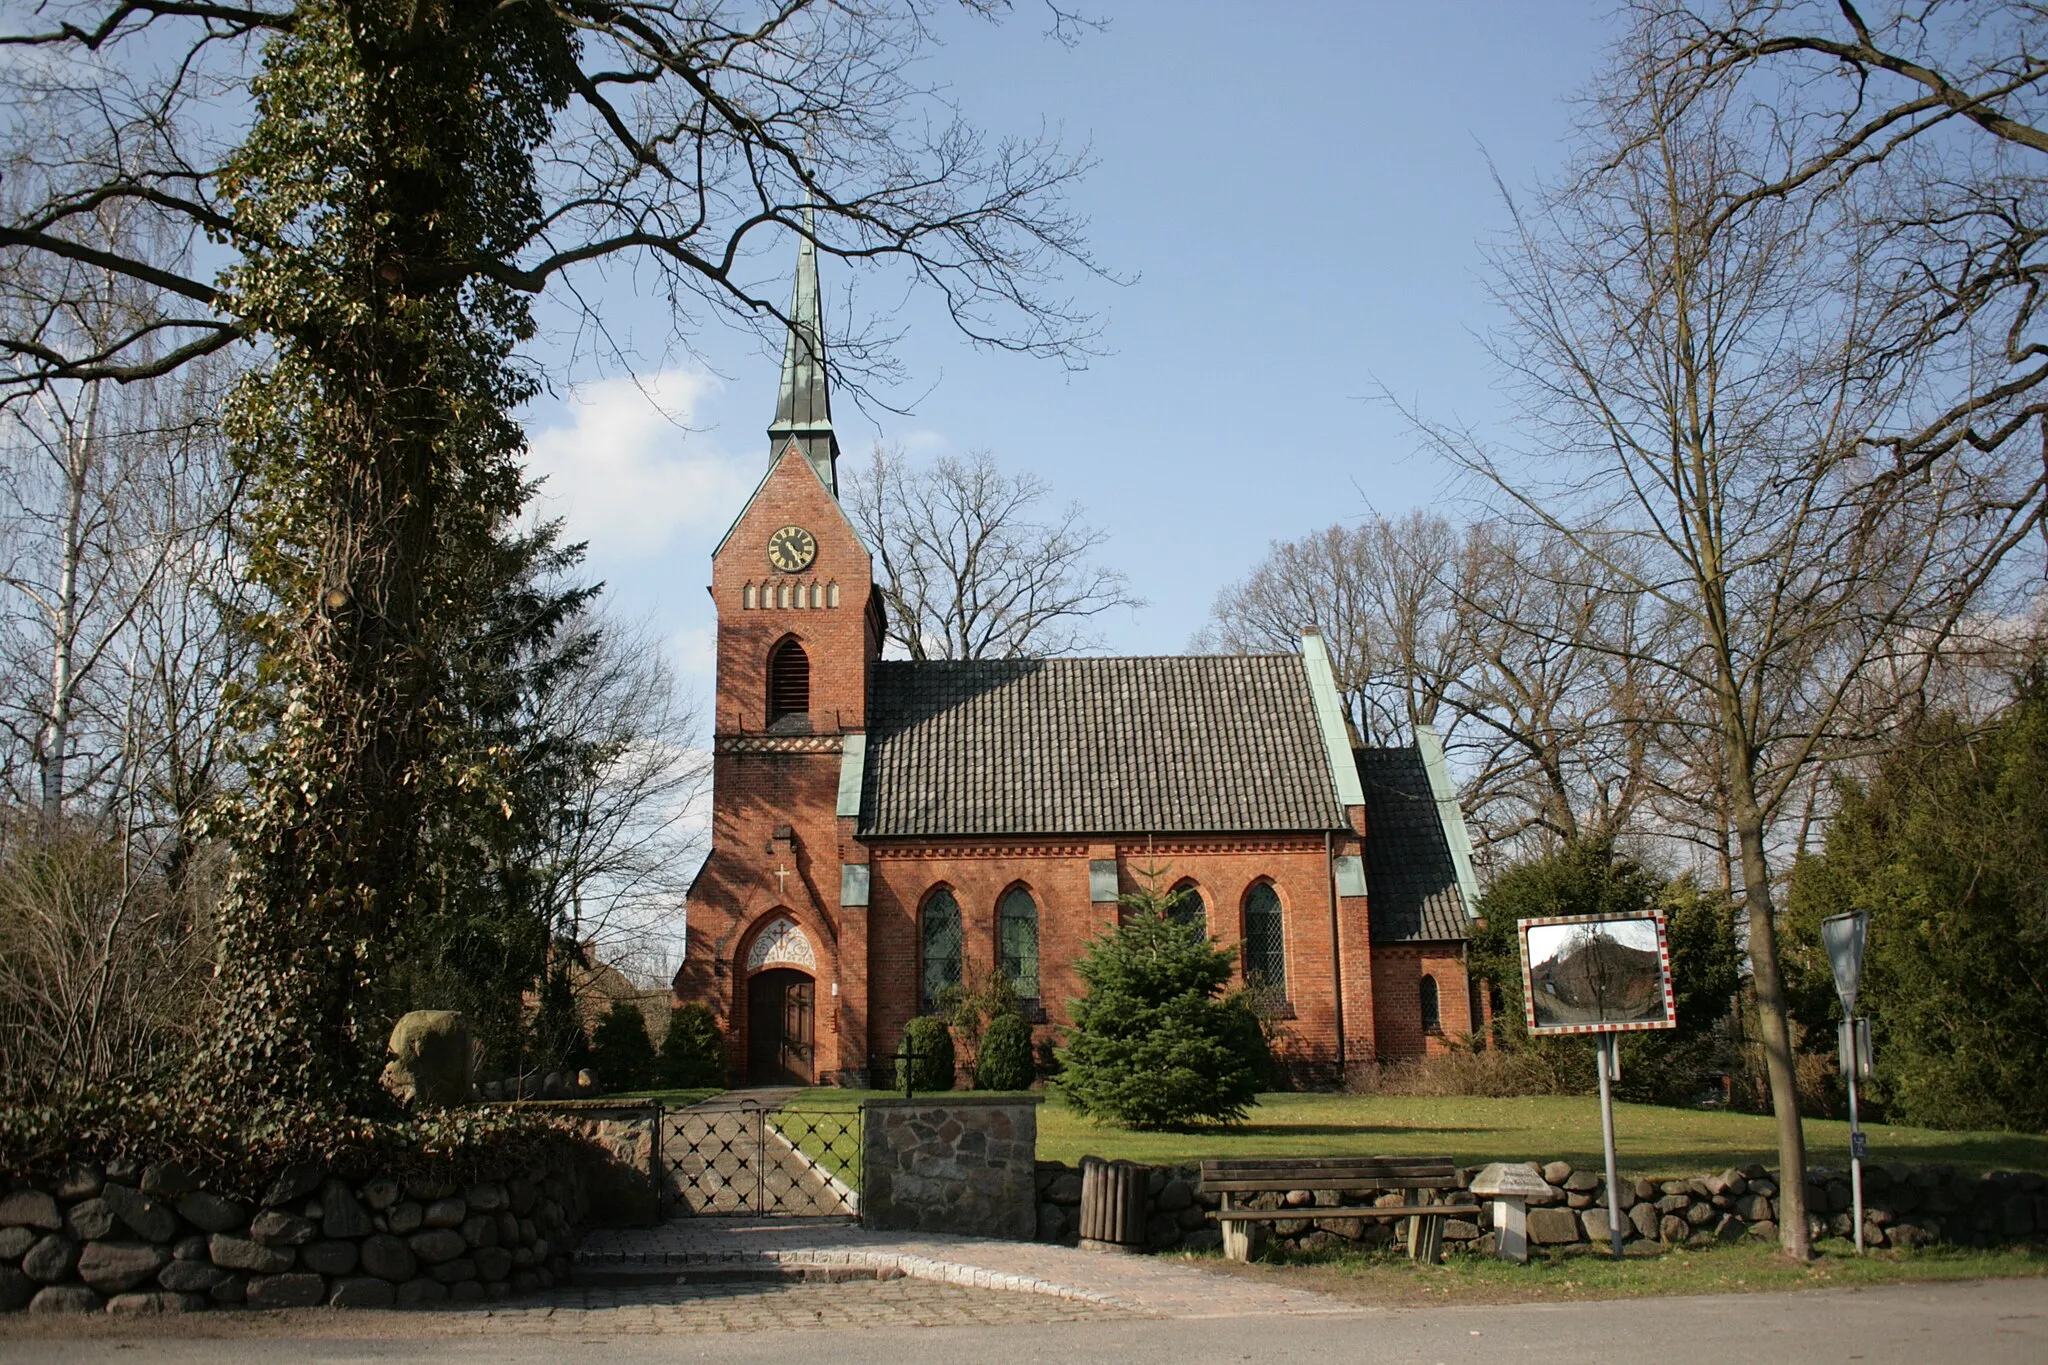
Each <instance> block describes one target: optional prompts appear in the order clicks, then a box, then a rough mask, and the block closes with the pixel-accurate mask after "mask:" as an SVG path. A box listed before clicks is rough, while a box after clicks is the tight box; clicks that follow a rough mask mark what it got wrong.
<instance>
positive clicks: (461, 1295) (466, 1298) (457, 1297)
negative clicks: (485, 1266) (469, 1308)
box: [448, 1280, 484, 1303]
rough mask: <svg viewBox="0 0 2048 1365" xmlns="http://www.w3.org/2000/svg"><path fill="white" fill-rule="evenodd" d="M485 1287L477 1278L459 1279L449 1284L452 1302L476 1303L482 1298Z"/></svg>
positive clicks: (449, 1299) (449, 1298) (450, 1300)
mask: <svg viewBox="0 0 2048 1365" xmlns="http://www.w3.org/2000/svg"><path fill="white" fill-rule="evenodd" d="M483 1296H484V1287H483V1286H482V1285H481V1284H479V1283H477V1282H476V1281H475V1280H457V1281H456V1282H455V1283H454V1284H451V1285H449V1286H448V1301H449V1302H450V1303H476V1302H479V1301H480V1300H482V1298H483Z"/></svg>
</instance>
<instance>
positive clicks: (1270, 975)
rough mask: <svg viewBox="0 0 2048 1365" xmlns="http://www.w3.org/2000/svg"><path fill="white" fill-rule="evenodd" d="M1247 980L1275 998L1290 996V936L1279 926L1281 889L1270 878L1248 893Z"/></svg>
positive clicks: (1245, 958)
mask: <svg viewBox="0 0 2048 1365" xmlns="http://www.w3.org/2000/svg"><path fill="white" fill-rule="evenodd" d="M1244 981H1245V984H1246V985H1247V986H1250V987H1252V988H1253V989H1254V990H1258V991H1263V992H1265V993H1267V994H1268V995H1270V996H1271V997H1272V998H1273V999H1275V1000H1284V999H1286V998H1287V939H1286V935H1285V933H1284V931H1283V930H1282V929H1281V926H1280V893H1279V892H1277V891H1275V890H1274V889H1273V884H1272V883H1271V882H1260V883H1258V884H1257V885H1255V886H1253V887H1252V889H1251V890H1250V891H1247V892H1246V893H1245V897H1244Z"/></svg>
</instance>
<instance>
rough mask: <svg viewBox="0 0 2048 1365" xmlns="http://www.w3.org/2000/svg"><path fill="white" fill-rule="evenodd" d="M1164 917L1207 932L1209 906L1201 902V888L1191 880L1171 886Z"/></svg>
mask: <svg viewBox="0 0 2048 1365" xmlns="http://www.w3.org/2000/svg"><path fill="white" fill-rule="evenodd" d="M1166 917H1167V918H1168V919H1170V920H1172V921H1173V922H1174V923H1175V924H1185V925H1188V926H1190V927H1192V928H1196V929H1200V930H1201V931H1202V932H1203V933H1205V934H1206V933H1208V932H1209V907H1208V906H1206V905H1204V904H1203V903H1202V892H1201V889H1200V888H1199V887H1197V886H1196V885H1195V884H1194V883H1193V882H1182V883H1181V884H1180V885H1179V886H1176V887H1174V888H1173V891H1172V893H1171V894H1170V895H1169V896H1168V898H1167V902H1166Z"/></svg>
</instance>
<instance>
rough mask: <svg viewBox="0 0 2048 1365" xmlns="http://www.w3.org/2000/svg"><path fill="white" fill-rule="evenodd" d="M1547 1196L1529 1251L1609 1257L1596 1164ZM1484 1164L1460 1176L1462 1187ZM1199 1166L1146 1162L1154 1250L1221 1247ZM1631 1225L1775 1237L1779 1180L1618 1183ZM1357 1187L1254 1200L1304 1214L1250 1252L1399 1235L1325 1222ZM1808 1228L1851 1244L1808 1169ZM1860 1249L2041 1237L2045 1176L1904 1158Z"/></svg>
mask: <svg viewBox="0 0 2048 1365" xmlns="http://www.w3.org/2000/svg"><path fill="white" fill-rule="evenodd" d="M1538 1169H1539V1170H1541V1172H1542V1174H1543V1178H1544V1181H1545V1182H1546V1183H1547V1184H1548V1186H1549V1187H1550V1193H1549V1194H1546V1195H1542V1196H1539V1197H1536V1198H1532V1199H1530V1200H1529V1201H1528V1204H1529V1244H1530V1247H1531V1249H1532V1250H1534V1251H1536V1252H1538V1253H1544V1252H1548V1253H1551V1254H1558V1253H1565V1252H1571V1251H1589V1250H1605V1249H1606V1248H1607V1246H1608V1245H1609V1242H1608V1226H1607V1188H1606V1187H1607V1182H1606V1179H1605V1178H1604V1176H1603V1175H1602V1174H1601V1173H1600V1172H1599V1171H1597V1170H1578V1169H1575V1168H1574V1167H1573V1166H1572V1165H1571V1164H1570V1163H1569V1162H1564V1161H1553V1162H1550V1163H1548V1164H1547V1165H1539V1167H1538ZM1478 1171H1479V1168H1477V1167H1473V1168H1472V1169H1469V1170H1466V1171H1463V1172H1461V1176H1462V1179H1463V1181H1464V1183H1465V1184H1467V1185H1469V1184H1470V1183H1471V1181H1472V1178H1473V1177H1474V1176H1475V1175H1477V1174H1478ZM1037 1185H1038V1215H1037V1216H1038V1240H1040V1241H1043V1242H1062V1243H1066V1244H1068V1245H1072V1244H1073V1243H1074V1242H1076V1241H1077V1240H1078V1239H1079V1233H1080V1204H1081V1173H1080V1171H1079V1170H1078V1169H1077V1168H1075V1167H1072V1166H1067V1165H1064V1164H1062V1163H1059V1162H1050V1161H1048V1162H1041V1163H1039V1166H1038V1177H1037ZM1200 1185H1201V1168H1200V1167H1199V1166H1174V1167H1154V1168H1153V1170H1152V1173H1151V1177H1150V1180H1149V1182H1148V1186H1147V1207H1148V1213H1149V1216H1148V1218H1147V1223H1146V1232H1147V1235H1148V1240H1149V1241H1150V1244H1151V1246H1152V1248H1153V1249H1154V1250H1155V1251H1171V1250H1184V1251H1202V1250H1208V1249H1213V1248H1216V1247H1219V1246H1221V1245H1222V1242H1223V1235H1222V1233H1221V1232H1220V1231H1219V1230H1218V1229H1217V1225H1216V1220H1215V1219H1214V1218H1213V1217H1212V1216H1211V1215H1212V1214H1213V1212H1214V1211H1215V1209H1216V1208H1217V1206H1218V1205H1219V1204H1220V1202H1221V1200H1220V1199H1219V1198H1218V1196H1216V1195H1213V1194H1210V1195H1204V1194H1201V1193H1199V1189H1200ZM1619 1194H1620V1196H1621V1207H1622V1212H1623V1214H1624V1215H1625V1218H1626V1222H1625V1224H1624V1226H1623V1229H1622V1236H1623V1239H1624V1241H1623V1248H1622V1249H1623V1251H1624V1253H1625V1254H1629V1255H1641V1256H1653V1255H1660V1254H1662V1253H1663V1252H1665V1251H1668V1250H1670V1249H1671V1248H1673V1247H1676V1246H1706V1245H1712V1244H1715V1243H1719V1242H1733V1241H1738V1240H1740V1239H1741V1238H1744V1237H1757V1238H1763V1239H1768V1240H1772V1241H1775V1240H1776V1239H1777V1236H1778V1223H1777V1213H1778V1182H1777V1179H1776V1177H1775V1175H1774V1174H1773V1173H1772V1172H1771V1171H1769V1170H1767V1169H1766V1168H1764V1167H1763V1166H1760V1165H1752V1166H1742V1167H1737V1168H1733V1169H1730V1170H1726V1171H1723V1172H1721V1173H1720V1174H1718V1175H1712V1176H1704V1177H1694V1178H1685V1179H1670V1180H1627V1181H1624V1182H1623V1185H1622V1188H1621V1189H1620V1191H1619ZM1359 1197H1360V1196H1359V1195H1358V1194H1357V1193H1347V1194H1340V1193H1339V1192H1337V1191H1335V1190H1290V1191H1288V1192H1287V1193H1286V1194H1284V1195H1281V1194H1269V1195H1261V1196H1258V1197H1257V1198H1256V1199H1255V1200H1254V1201H1253V1203H1254V1205H1255V1206H1257V1207H1261V1208H1269V1209H1280V1208H1299V1209H1300V1210H1301V1211H1302V1216H1301V1217H1300V1218H1286V1219H1279V1220H1276V1221H1274V1222H1272V1223H1254V1224H1252V1225H1251V1226H1252V1228H1253V1230H1254V1231H1253V1237H1254V1244H1255V1245H1257V1244H1258V1243H1259V1242H1261V1241H1263V1242H1270V1243H1272V1244H1274V1245H1276V1246H1277V1247H1279V1248H1280V1249H1283V1250H1290V1251H1336V1250H1343V1249H1346V1248H1354V1249H1369V1248H1374V1247H1392V1246H1393V1245H1394V1244H1395V1239H1396V1235H1397V1233H1398V1231H1399V1229H1400V1226H1401V1225H1400V1223H1399V1222H1398V1221H1396V1220H1393V1219H1387V1220H1366V1219H1357V1218H1322V1219H1319V1218H1317V1217H1316V1216H1315V1210H1316V1208H1317V1207H1318V1206H1322V1207H1326V1208H1327V1207H1335V1206H1338V1205H1341V1204H1347V1203H1351V1204H1354V1206H1355V1201H1356V1200H1357V1199H1358V1198H1359ZM1366 1197H1367V1198H1368V1199H1369V1200H1370V1202H1373V1203H1378V1204H1385V1205H1398V1204H1401V1203H1404V1202H1406V1201H1405V1196H1403V1195H1401V1194H1399V1193H1396V1192H1393V1191H1388V1192H1385V1193H1382V1194H1380V1195H1378V1196H1376V1197H1375V1196H1370V1195H1368V1196H1366ZM1806 1197H1807V1209H1808V1223H1809V1225H1810V1227H1811V1229H1812V1231H1813V1234H1814V1236H1816V1237H1819V1236H1829V1235H1832V1236H1838V1237H1850V1236H1853V1235H1854V1234H1855V1225H1854V1223H1853V1221H1852V1219H1851V1215H1850V1207H1851V1199H1850V1190H1849V1176H1848V1172H1846V1171H1834V1170H1830V1169H1828V1168H1827V1167H1825V1166H1816V1167H1814V1168H1812V1169H1811V1170H1809V1171H1808V1172H1807V1194H1806ZM1481 1203H1482V1212H1481V1214H1480V1216H1479V1217H1478V1218H1477V1219H1475V1220H1470V1221H1468V1220H1465V1219H1461V1218H1450V1219H1446V1220H1445V1221H1444V1244H1445V1247H1446V1249H1447V1250H1449V1251H1450V1252H1453V1253H1460V1252H1463V1253H1469V1254H1472V1255H1479V1256H1491V1255H1493V1254H1494V1251H1495V1240H1494V1235H1493V1229H1492V1225H1491V1219H1492V1210H1491V1207H1490V1206H1487V1205H1485V1201H1481ZM1863 1221H1864V1243H1865V1245H1866V1246H1872V1247H1914V1246H1924V1245H1927V1244H1929V1243H1933V1242H1945V1243H1949V1244H1952V1245H1957V1246H1979V1247H1981V1246H1994V1245H2001V1244H2005V1243H2012V1242H2025V1241H2035V1242H2041V1241H2048V1180H2044V1178H2043V1177H2042V1176H2040V1175H2038V1174H2036V1173H2034V1172H2031V1171H2021V1172H2013V1171H1993V1172H1991V1173H1990V1174H1988V1175H1983V1176H1974V1175H1969V1174H1967V1173H1964V1172H1959V1171H1957V1170H1956V1169H1955V1168H1954V1167H1952V1166H1947V1165H1920V1166H1915V1165H1909V1164H1906V1163H1903V1162H1891V1163H1885V1164H1881V1165H1879V1164H1866V1165H1865V1166H1864V1168H1863Z"/></svg>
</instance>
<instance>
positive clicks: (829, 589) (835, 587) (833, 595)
mask: <svg viewBox="0 0 2048 1365" xmlns="http://www.w3.org/2000/svg"><path fill="white" fill-rule="evenodd" d="M825 605H826V606H828V607H836V606H838V605H839V583H838V581H837V580H836V579H835V580H834V581H832V582H830V583H827V584H826V585H825Z"/></svg>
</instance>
